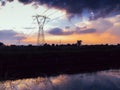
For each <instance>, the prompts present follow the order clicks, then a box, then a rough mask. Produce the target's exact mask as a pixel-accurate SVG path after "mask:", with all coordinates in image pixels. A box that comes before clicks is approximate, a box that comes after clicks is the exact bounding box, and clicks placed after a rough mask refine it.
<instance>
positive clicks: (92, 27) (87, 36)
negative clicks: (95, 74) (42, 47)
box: [0, 0, 120, 45]
mask: <svg viewBox="0 0 120 90" xmlns="http://www.w3.org/2000/svg"><path fill="white" fill-rule="evenodd" d="M35 15H43V16H46V17H48V18H49V19H47V20H46V23H45V25H44V33H45V42H46V43H49V44H52V43H55V44H60V43H76V41H77V40H82V41H83V44H118V43H120V40H119V38H120V0H0V41H1V42H3V43H5V44H7V45H10V44H17V45H19V44H24V45H28V44H34V45H35V44H36V41H37V33H38V24H37V21H36V19H35V18H34V17H33V16H35ZM39 20H41V18H39Z"/></svg>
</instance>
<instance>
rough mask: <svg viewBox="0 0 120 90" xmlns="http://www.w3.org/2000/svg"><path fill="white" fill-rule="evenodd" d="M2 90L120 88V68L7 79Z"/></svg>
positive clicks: (118, 89) (98, 89)
mask: <svg viewBox="0 0 120 90" xmlns="http://www.w3.org/2000/svg"><path fill="white" fill-rule="evenodd" d="M0 90H120V70H108V71H101V72H96V73H84V74H77V75H59V76H56V77H49V78H42V77H38V78H34V79H22V80H15V81H5V82H0Z"/></svg>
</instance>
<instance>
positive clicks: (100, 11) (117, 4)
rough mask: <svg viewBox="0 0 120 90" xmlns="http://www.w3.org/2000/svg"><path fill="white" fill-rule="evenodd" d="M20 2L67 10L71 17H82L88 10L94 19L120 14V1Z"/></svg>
mask: <svg viewBox="0 0 120 90" xmlns="http://www.w3.org/2000/svg"><path fill="white" fill-rule="evenodd" d="M19 2H21V3H24V4H29V3H31V2H36V3H38V4H46V5H47V6H48V7H55V8H58V9H65V10H67V12H68V13H69V14H71V15H74V14H78V15H80V14H81V13H82V11H83V10H84V9H88V10H90V12H91V11H93V12H94V14H95V15H94V19H97V18H98V17H106V16H108V15H110V14H111V15H112V13H114V14H119V13H120V0H19ZM115 12H116V13H115ZM90 18H91V17H90Z"/></svg>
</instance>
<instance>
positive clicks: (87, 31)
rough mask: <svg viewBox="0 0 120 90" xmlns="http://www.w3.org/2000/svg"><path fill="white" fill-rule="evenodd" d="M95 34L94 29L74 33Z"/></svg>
mask: <svg viewBox="0 0 120 90" xmlns="http://www.w3.org/2000/svg"><path fill="white" fill-rule="evenodd" d="M95 32H96V29H94V28H90V29H85V30H79V31H78V30H77V31H76V33H78V34H90V33H95Z"/></svg>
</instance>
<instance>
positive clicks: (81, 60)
mask: <svg viewBox="0 0 120 90" xmlns="http://www.w3.org/2000/svg"><path fill="white" fill-rule="evenodd" d="M116 68H120V45H91V46H90V45H89V46H75V45H61V46H49V45H45V46H2V47H0V80H6V79H20V78H31V77H38V76H51V75H59V74H64V73H65V74H75V73H82V72H94V71H99V70H107V69H116Z"/></svg>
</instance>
